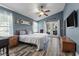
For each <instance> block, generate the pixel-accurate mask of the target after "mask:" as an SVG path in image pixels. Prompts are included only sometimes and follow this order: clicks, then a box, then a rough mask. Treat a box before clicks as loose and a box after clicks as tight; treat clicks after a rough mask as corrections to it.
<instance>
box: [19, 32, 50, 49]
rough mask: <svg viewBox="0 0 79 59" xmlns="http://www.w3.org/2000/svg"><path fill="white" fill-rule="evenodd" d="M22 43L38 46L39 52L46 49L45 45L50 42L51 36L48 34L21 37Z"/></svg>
mask: <svg viewBox="0 0 79 59" xmlns="http://www.w3.org/2000/svg"><path fill="white" fill-rule="evenodd" d="M19 40H20V41H21V42H26V43H32V44H36V45H37V47H38V48H37V50H40V49H44V44H45V43H47V42H48V40H49V36H48V34H46V33H34V34H29V35H20V39H19Z"/></svg>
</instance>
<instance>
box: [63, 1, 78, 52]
mask: <svg viewBox="0 0 79 59" xmlns="http://www.w3.org/2000/svg"><path fill="white" fill-rule="evenodd" d="M74 10H76V11H77V12H78V27H67V26H66V31H65V32H66V36H68V37H70V38H71V39H72V40H73V41H75V42H76V44H77V52H78V53H79V4H77V3H67V4H66V6H65V8H64V12H63V16H64V17H63V19H64V21H65V20H66V19H67V17H68V16H69V15H70V14H71V12H72V11H74Z"/></svg>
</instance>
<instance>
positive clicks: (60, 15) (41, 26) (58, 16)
mask: <svg viewBox="0 0 79 59" xmlns="http://www.w3.org/2000/svg"><path fill="white" fill-rule="evenodd" d="M56 20H60V35H61V36H62V35H63V11H61V12H59V13H56V14H54V15H51V16H49V17H46V18H44V19H42V20H40V21H38V29H44V21H46V22H51V21H56Z"/></svg>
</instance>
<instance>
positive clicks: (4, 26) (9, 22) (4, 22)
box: [0, 9, 13, 36]
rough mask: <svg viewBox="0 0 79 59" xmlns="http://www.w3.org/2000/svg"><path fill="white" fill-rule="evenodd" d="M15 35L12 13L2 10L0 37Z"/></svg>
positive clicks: (0, 14) (0, 11)
mask: <svg viewBox="0 0 79 59" xmlns="http://www.w3.org/2000/svg"><path fill="white" fill-rule="evenodd" d="M10 35H13V18H12V13H11V12H8V11H6V10H2V9H0V36H10Z"/></svg>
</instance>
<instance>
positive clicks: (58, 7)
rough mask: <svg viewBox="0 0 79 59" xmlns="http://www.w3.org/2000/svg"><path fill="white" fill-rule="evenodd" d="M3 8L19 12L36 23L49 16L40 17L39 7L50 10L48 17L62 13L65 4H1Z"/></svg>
mask: <svg viewBox="0 0 79 59" xmlns="http://www.w3.org/2000/svg"><path fill="white" fill-rule="evenodd" d="M1 5H2V6H5V7H7V8H8V9H10V10H13V11H15V12H18V13H20V14H22V15H25V16H27V17H30V18H32V19H34V20H36V21H38V20H41V19H43V18H45V17H48V16H41V17H38V15H37V14H36V12H37V11H38V7H39V6H40V5H44V6H45V8H44V9H49V10H50V12H48V15H49V16H50V15H53V14H55V13H58V12H60V11H63V9H64V6H65V3H44V4H43V3H1Z"/></svg>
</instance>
